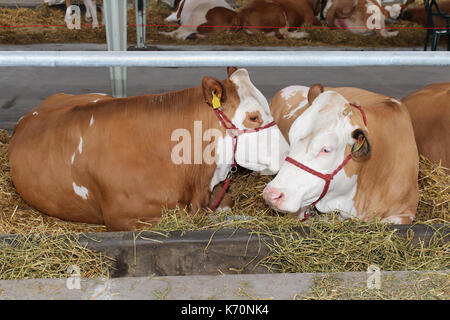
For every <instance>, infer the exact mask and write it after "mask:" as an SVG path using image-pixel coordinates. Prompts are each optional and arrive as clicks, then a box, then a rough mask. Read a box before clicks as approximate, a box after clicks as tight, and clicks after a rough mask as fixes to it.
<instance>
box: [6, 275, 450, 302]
mask: <svg viewBox="0 0 450 320" xmlns="http://www.w3.org/2000/svg"><path fill="white" fill-rule="evenodd" d="M448 272H449V271H435V272H407V271H398V272H381V273H380V282H379V290H381V291H379V294H380V297H381V296H382V294H381V292H384V293H383V294H384V295H385V297H386V295H389V291H391V292H394V291H396V290H397V289H400V290H399V292H402V291H404V292H406V291H409V290H410V289H411V288H413V289H411V290H416V291H417V293H418V294H419V293H420V290H419V289H418V288H417V286H418V284H416V283H415V282H414V280H413V279H415V278H417V279H418V278H420V281H426V280H429V279H430V278H433V277H440V279H441V281H442V280H445V277H448V275H449V273H448ZM370 276H371V274H368V273H366V272H347V273H333V274H325V273H279V274H252V275H219V276H172V277H151V276H150V277H136V278H114V279H106V278H104V279H90V280H87V279H82V280H81V281H80V286H79V289H76V288H73V287H74V286H73V285H72V284H73V282H72V280H70V279H69V280H68V279H29V280H12V281H5V280H4V281H0V300H15V299H20V300H28V299H37V300H50V299H51V300H53V299H54V300H66V299H67V300H88V299H90V300H97V299H98V300H129V299H139V300H161V299H164V300H181V299H183V300H184V299H185V300H233V299H244V300H245V299H247V300H248V299H273V300H292V299H297V298H306V297H308V296H314V294H313V292H312V290H313V289H314V288H317V289H318V288H319V287H317V286H316V285H315V283H316V282H317V281H318V279H325V278H324V277H326V279H331V278H332V279H337V280H336V281H338V282H336V283H339V284H340V285H339V286H336V287H335V288H333V290H334V291H335V292H336V295H337V294H340V293H342V288H347V289H349V290H356V291H353V294H355V293H359V292H364V294H371V292H370V291H371V290H375V289H378V288H376V283H375V282H371V284H369V287H368V284H367V282H368V278H369V277H370ZM436 279H437V278H435V280H434V281H436ZM447 279H448V278H447ZM68 282H69V286H68ZM331 283H334V282H330V283H329V284H331ZM322 284H323V283H322ZM341 285H342V287H340V286H341ZM315 286H316V287H315ZM410 287H411V288H410ZM69 288H72V289H69ZM356 288H357V289H356ZM432 289H433V288H431V287H429V290H430V291H431V290H432ZM447 289H448V285H447ZM442 290H446V289H445V287H444V288H442V289H441V290H440V291H439V292H441V293H442ZM373 292H374V293H375V291H373ZM436 292H437V294H438V297H439V292H438V291H436ZM375 297H376V295H375ZM419 297H420V296H419ZM356 298H357V296H356ZM392 298H396V296H392ZM397 298H398V299H401V298H402V296H401V295H400V296H398V297H397ZM441 298H442V299H448V298H449V297H448V294H447V296H445V295H444V296H442V297H441Z"/></svg>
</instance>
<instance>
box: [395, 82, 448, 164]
mask: <svg viewBox="0 0 450 320" xmlns="http://www.w3.org/2000/svg"><path fill="white" fill-rule="evenodd" d="M402 101H403V103H404V104H406V106H407V107H408V110H409V114H410V115H411V120H412V124H413V127H414V135H415V137H416V142H417V148H418V150H419V153H421V154H423V155H424V156H426V157H427V158H429V159H430V160H431V161H433V162H436V163H439V162H441V161H442V166H444V167H446V168H450V82H443V83H434V84H430V85H428V86H426V87H424V88H422V89H420V90H417V91H415V92H413V93H411V94H409V95H407V96H406V97H404V98H403V99H402Z"/></svg>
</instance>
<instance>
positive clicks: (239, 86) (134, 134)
mask: <svg viewBox="0 0 450 320" xmlns="http://www.w3.org/2000/svg"><path fill="white" fill-rule="evenodd" d="M228 74H229V76H228V78H227V79H225V80H222V81H219V80H216V79H214V78H211V77H204V78H203V80H202V86H200V87H195V88H190V89H185V90H182V91H179V92H171V93H166V94H157V95H144V96H137V97H129V98H123V99H113V98H110V97H103V96H98V95H97V96H95V95H94V96H92V95H80V96H71V95H66V94H56V95H53V96H51V97H49V98H48V99H47V100H45V101H44V102H43V103H42V104H41V105H39V106H37V107H36V108H34V109H32V110H30V111H29V112H28V113H27V114H26V115H25V116H24V117H23V119H21V120H20V121H19V122H18V123H17V125H16V127H15V131H14V134H13V136H12V138H11V141H10V146H9V160H10V166H11V177H12V181H13V183H14V185H15V187H16V189H17V191H18V193H19V194H20V195H21V196H22V198H23V199H24V200H25V201H26V202H27V203H28V204H30V205H31V206H33V207H35V208H36V209H37V210H39V211H41V212H43V213H46V214H48V215H51V216H55V217H58V218H61V219H64V220H71V221H80V222H86V223H96V224H106V226H107V228H108V229H109V230H132V229H135V228H140V227H141V226H142V225H141V224H140V222H139V221H142V222H155V221H157V220H159V218H160V216H161V208H162V207H165V206H166V207H168V208H175V207H177V206H179V207H181V208H183V207H188V208H189V209H190V210H191V211H193V212H195V211H197V210H198V209H200V208H202V207H206V206H207V205H208V203H209V200H210V194H211V191H212V190H213V189H214V187H216V186H217V184H219V183H220V182H221V181H223V180H224V179H225V178H226V177H227V174H228V173H229V171H230V169H231V167H232V165H233V159H235V160H236V161H237V163H238V164H240V165H243V166H245V167H247V168H250V169H255V168H256V169H261V170H269V171H270V172H271V173H275V172H276V171H278V169H279V165H280V164H279V162H280V159H281V158H283V157H284V154H285V153H286V151H287V148H288V146H287V145H286V146H285V149H284V150H282V149H281V147H282V146H280V145H276V143H275V144H274V143H273V142H274V141H275V140H276V139H281V138H282V135H281V133H280V132H279V130H278V128H277V127H276V126H272V127H270V128H268V129H264V130H261V131H258V132H253V133H244V134H242V135H240V136H239V137H238V142H239V143H238V148H237V150H236V154H235V156H234V152H233V148H234V143H233V137H232V136H231V135H230V134H228V131H227V130H226V129H227V128H228V127H227V128H226V127H225V126H224V124H222V123H221V122H220V121H219V119H218V115H217V114H216V112H215V109H213V107H217V105H218V104H219V105H220V109H219V110H222V112H223V114H225V115H226V116H227V118H229V119H230V120H231V122H232V123H233V124H234V125H235V126H236V127H237V128H239V129H255V128H259V127H261V126H265V125H267V124H268V123H270V122H272V121H273V118H272V116H271V115H270V111H269V106H268V103H267V100H266V99H265V97H264V96H263V95H262V94H261V92H260V91H259V90H258V89H257V88H256V87H255V86H254V85H253V84H252V82H251V81H250V78H249V75H248V72H247V71H246V70H245V69H236V68H229V69H228ZM266 130H267V131H266ZM263 132H264V133H265V134H264V135H260V134H262V133H263ZM269 132H270V133H271V134H270V135H271V139H269V140H268V139H267V137H266V135H268V133H269ZM272 135H275V136H272ZM261 137H262V138H263V139H260V138H261ZM261 143H262V144H265V145H263V146H261V149H263V151H266V152H260V153H258V154H257V155H256V156H255V155H252V157H247V154H245V151H246V150H245V146H250V145H258V144H261ZM185 144H187V147H183V146H184V145H185ZM180 146H181V148H180ZM279 147H280V148H279ZM208 159H209V160H208ZM255 162H256V163H255Z"/></svg>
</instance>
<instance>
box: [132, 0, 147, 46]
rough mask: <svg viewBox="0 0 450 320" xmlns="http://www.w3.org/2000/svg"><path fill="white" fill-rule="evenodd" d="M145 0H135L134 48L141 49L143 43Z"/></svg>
mask: <svg viewBox="0 0 450 320" xmlns="http://www.w3.org/2000/svg"><path fill="white" fill-rule="evenodd" d="M146 5H147V1H146V0H136V5H135V8H136V39H137V41H136V48H138V49H143V48H145V47H146V45H145V29H146V28H145V23H146V21H145V12H146V7H147V6H146Z"/></svg>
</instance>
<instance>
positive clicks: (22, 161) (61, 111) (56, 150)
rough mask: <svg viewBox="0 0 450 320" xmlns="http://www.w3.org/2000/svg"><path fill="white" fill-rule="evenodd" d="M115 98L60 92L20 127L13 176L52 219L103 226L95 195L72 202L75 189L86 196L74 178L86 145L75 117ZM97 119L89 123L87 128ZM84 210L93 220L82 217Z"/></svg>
mask: <svg viewBox="0 0 450 320" xmlns="http://www.w3.org/2000/svg"><path fill="white" fill-rule="evenodd" d="M109 99H113V98H112V97H111V96H108V95H103V94H85V95H76V96H73V95H69V94H55V95H52V96H50V97H49V98H47V99H46V100H45V101H44V102H42V103H41V104H40V105H39V106H37V107H36V108H33V109H32V110H30V111H29V112H28V113H27V114H25V115H24V116H23V117H22V119H21V120H20V121H19V122H18V123H17V124H16V126H15V128H14V133H13V136H12V138H11V141H10V145H9V149H8V157H9V162H10V166H11V178H12V180H13V183H14V186H15V187H16V189H17V191H18V192H19V194H20V195H21V196H22V198H23V199H24V200H25V201H26V202H27V203H28V204H30V205H31V206H33V207H35V208H36V209H38V210H39V211H42V212H46V213H48V214H50V215H55V216H59V217H63V218H64V216H65V215H66V214H70V215H71V219H72V220H74V221H84V222H90V223H102V222H103V220H102V219H101V217H100V216H98V215H96V214H95V211H96V210H95V208H93V207H92V201H90V200H92V195H91V199H90V200H89V201H77V198H75V200H73V199H72V195H73V194H74V190H76V191H78V192H79V194H80V195H84V196H86V195H85V194H84V192H85V190H84V189H83V187H82V186H81V183H79V182H78V184H77V183H76V182H74V180H73V174H74V172H73V169H72V167H73V166H74V161H75V159H76V156H77V153H80V151H81V152H82V147H83V145H82V142H80V136H81V135H80V134H79V132H80V127H81V126H80V123H79V121H78V120H79V119H76V118H73V117H72V116H71V110H73V108H77V107H78V108H83V107H85V106H89V105H90V104H93V103H96V102H98V101H103V100H109ZM92 121H93V120H92V119H87V123H86V125H87V126H89V124H90V123H91V122H92ZM69 149H70V150H69ZM76 160H77V161H78V159H76ZM55 181H59V183H57V184H55ZM74 183H75V185H74ZM59 197H61V198H59ZM81 198H82V197H81ZM83 200H84V199H83ZM80 208H82V209H83V211H84V212H87V213H88V215H87V218H86V217H85V216H84V215H83V216H78V215H77V212H80Z"/></svg>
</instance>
